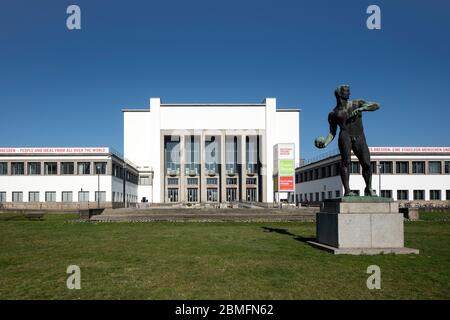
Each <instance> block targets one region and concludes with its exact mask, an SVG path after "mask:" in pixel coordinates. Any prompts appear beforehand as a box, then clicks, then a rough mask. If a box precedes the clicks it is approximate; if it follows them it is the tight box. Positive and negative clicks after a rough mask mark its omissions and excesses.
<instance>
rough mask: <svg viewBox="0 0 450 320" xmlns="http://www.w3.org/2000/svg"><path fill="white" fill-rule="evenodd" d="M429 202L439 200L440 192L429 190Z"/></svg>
mask: <svg viewBox="0 0 450 320" xmlns="http://www.w3.org/2000/svg"><path fill="white" fill-rule="evenodd" d="M430 200H441V190H430Z"/></svg>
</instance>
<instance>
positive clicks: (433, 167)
mask: <svg viewBox="0 0 450 320" xmlns="http://www.w3.org/2000/svg"><path fill="white" fill-rule="evenodd" d="M428 173H429V174H441V173H442V163H441V162H440V161H429V162H428Z"/></svg>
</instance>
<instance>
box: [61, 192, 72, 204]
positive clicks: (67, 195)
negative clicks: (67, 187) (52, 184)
mask: <svg viewBox="0 0 450 320" xmlns="http://www.w3.org/2000/svg"><path fill="white" fill-rule="evenodd" d="M72 198H73V197H72V191H63V192H62V196H61V200H62V202H72V201H73V200H72Z"/></svg>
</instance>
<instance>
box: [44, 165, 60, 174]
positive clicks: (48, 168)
mask: <svg viewBox="0 0 450 320" xmlns="http://www.w3.org/2000/svg"><path fill="white" fill-rule="evenodd" d="M44 174H46V175H55V174H58V164H57V163H56V162H44Z"/></svg>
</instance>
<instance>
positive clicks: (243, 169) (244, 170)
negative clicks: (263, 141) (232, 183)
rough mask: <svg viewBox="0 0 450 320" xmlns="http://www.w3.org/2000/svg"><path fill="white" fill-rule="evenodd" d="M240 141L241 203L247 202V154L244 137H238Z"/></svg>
mask: <svg viewBox="0 0 450 320" xmlns="http://www.w3.org/2000/svg"><path fill="white" fill-rule="evenodd" d="M240 141H241V143H240V144H241V146H240V147H241V159H240V161H241V181H240V183H241V201H247V188H246V186H247V179H246V178H247V154H246V152H245V151H246V136H245V135H241V136H240Z"/></svg>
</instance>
